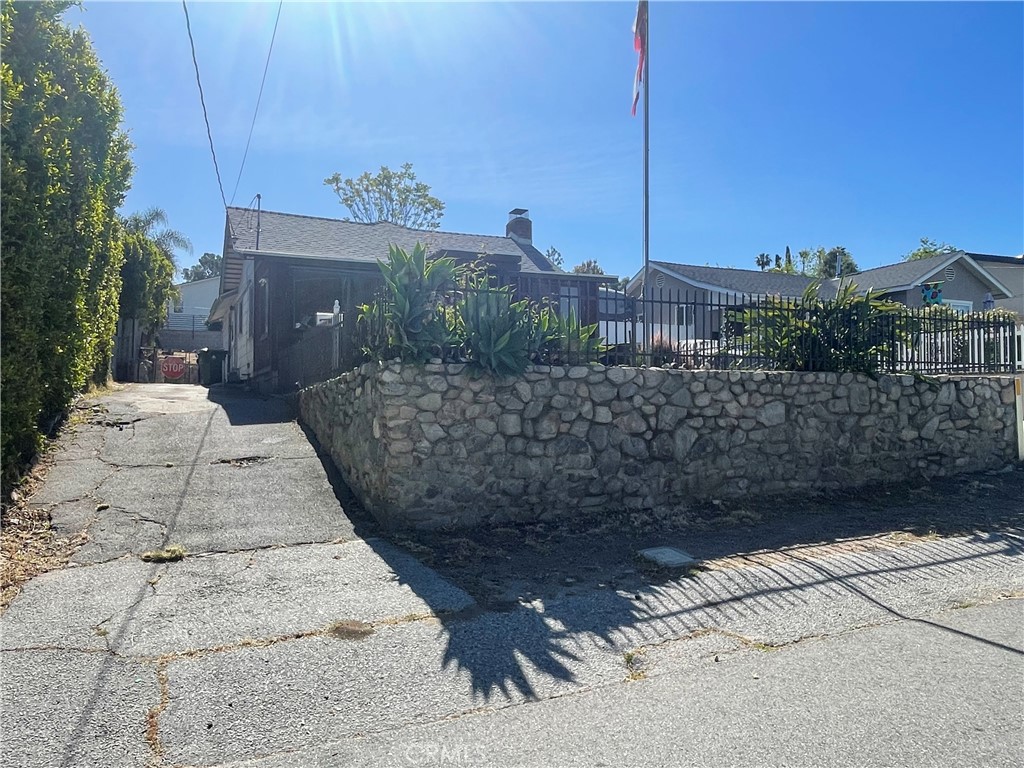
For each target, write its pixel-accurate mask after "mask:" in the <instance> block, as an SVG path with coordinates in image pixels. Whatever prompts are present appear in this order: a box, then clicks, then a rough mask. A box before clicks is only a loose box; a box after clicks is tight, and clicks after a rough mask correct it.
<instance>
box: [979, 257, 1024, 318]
mask: <svg viewBox="0 0 1024 768" xmlns="http://www.w3.org/2000/svg"><path fill="white" fill-rule="evenodd" d="M967 255H968V256H970V257H971V258H972V259H974V260H975V261H976V262H977V263H978V264H980V265H981V266H983V267H984V268H985V270H986V271H987V272H988V273H989V274H990V275H992V277H994V278H996V280H998V281H999V282H1001V283H1002V284H1003V285H1005V286H1006V287H1007V288H1009V289H1010V290H1011V291H1013V296H1010V297H1009V298H1006V299H996V306H997V307H1002V308H1003V309H1008V310H1010V311H1011V312H1016V313H1017V316H1018V317H1020V318H1022V319H1024V254H1021V255H1018V256H995V255H993V254H990V253H968V254H967Z"/></svg>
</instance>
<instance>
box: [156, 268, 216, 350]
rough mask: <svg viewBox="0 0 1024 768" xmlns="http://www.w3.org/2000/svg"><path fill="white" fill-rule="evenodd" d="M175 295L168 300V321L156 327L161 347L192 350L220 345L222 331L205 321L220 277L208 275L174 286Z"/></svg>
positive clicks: (214, 298)
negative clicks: (175, 297)
mask: <svg viewBox="0 0 1024 768" xmlns="http://www.w3.org/2000/svg"><path fill="white" fill-rule="evenodd" d="M174 287H175V288H176V289H177V291H178V297H177V299H174V300H172V301H169V302H167V321H166V322H165V323H164V324H163V325H162V326H161V327H160V328H158V329H157V332H156V336H157V338H158V339H159V340H160V347H161V348H162V349H165V350H168V351H188V352H190V351H192V350H195V349H202V348H203V347H209V348H211V349H217V348H220V346H221V343H222V342H221V332H220V331H211V330H209V328H208V327H207V325H206V320H207V318H208V317H209V316H210V309H211V308H212V307H213V303H214V302H215V301H216V300H217V295H218V293H219V291H220V278H219V277H208V278H206V279H205V280H195V281H193V282H191V283H181V284H180V285H176V286H174Z"/></svg>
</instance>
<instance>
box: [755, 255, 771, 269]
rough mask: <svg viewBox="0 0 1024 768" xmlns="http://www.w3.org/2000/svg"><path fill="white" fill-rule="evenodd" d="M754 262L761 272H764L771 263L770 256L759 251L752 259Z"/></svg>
mask: <svg viewBox="0 0 1024 768" xmlns="http://www.w3.org/2000/svg"><path fill="white" fill-rule="evenodd" d="M754 263H755V264H757V266H758V267H759V268H760V270H761V271H762V272H764V271H765V270H766V269H768V267H770V266H771V265H772V257H771V256H769V255H768V254H767V253H759V254H757V258H756V259H754Z"/></svg>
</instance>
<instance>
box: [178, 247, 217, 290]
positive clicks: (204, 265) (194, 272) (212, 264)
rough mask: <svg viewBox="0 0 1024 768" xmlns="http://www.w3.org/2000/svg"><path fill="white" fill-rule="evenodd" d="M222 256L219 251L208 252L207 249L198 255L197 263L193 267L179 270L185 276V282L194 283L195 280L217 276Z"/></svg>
mask: <svg viewBox="0 0 1024 768" xmlns="http://www.w3.org/2000/svg"><path fill="white" fill-rule="evenodd" d="M223 260H224V257H223V256H221V255H220V254H219V253H210V252H209V251H207V252H206V253H204V254H203V255H202V256H200V257H199V263H198V264H196V265H195V266H194V267H185V268H184V269H183V270H181V274H182V276H183V277H184V278H185V282H186V283H194V282H195V281H196V280H206V279H207V278H210V277H218V276H219V275H220V269H221V262H222V261H223Z"/></svg>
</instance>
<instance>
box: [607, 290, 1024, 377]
mask: <svg viewBox="0 0 1024 768" xmlns="http://www.w3.org/2000/svg"><path fill="white" fill-rule="evenodd" d="M601 303H602V307H601V313H600V316H599V321H598V327H597V333H598V334H600V335H601V336H602V337H603V339H604V344H605V345H606V349H605V352H604V359H605V360H606V361H607V362H610V363H615V364H626V365H653V366H664V365H673V366H678V367H683V368H714V369H746V370H750V369H770V370H797V371H836V370H859V371H865V372H879V373H910V372H914V373H924V374H935V373H1012V372H1015V371H1018V370H1021V368H1022V362H1024V361H1022V348H1021V345H1022V338H1024V326H1022V325H1021V321H1020V319H1019V318H1015V317H1014V316H1013V315H1012V314H1010V313H1008V312H1003V311H995V312H977V313H961V312H958V311H956V310H954V309H952V308H951V307H949V306H944V305H932V306H925V307H908V306H905V305H903V304H898V303H895V302H889V301H880V300H877V299H870V298H867V297H863V296H858V297H855V298H853V300H850V301H841V300H821V301H815V302H808V303H804V302H802V301H799V300H796V299H788V298H780V297H772V296H768V297H764V296H739V295H730V296H725V297H722V298H713V299H709V298H707V297H706V294H704V293H688V292H686V291H667V290H664V291H657V292H655V294H654V295H653V296H652V297H650V298H647V299H643V300H641V299H638V298H632V297H628V296H625V295H623V294H621V293H613V292H608V293H607V294H606V295H605V296H604V297H602V299H601Z"/></svg>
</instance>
